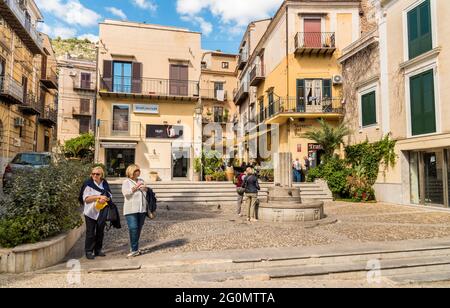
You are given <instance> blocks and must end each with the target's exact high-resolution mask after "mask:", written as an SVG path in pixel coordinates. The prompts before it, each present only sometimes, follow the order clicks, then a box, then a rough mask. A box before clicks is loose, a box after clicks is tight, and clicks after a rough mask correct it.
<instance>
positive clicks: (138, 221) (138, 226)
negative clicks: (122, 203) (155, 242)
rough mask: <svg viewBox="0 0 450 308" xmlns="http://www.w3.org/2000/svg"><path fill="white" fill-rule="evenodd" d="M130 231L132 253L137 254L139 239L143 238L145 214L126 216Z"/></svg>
mask: <svg viewBox="0 0 450 308" xmlns="http://www.w3.org/2000/svg"><path fill="white" fill-rule="evenodd" d="M125 218H126V219H127V224H128V230H129V231H130V243H131V251H132V252H137V251H138V250H139V238H140V237H141V231H142V227H143V226H144V223H145V213H136V214H130V215H125Z"/></svg>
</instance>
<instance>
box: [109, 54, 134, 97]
mask: <svg viewBox="0 0 450 308" xmlns="http://www.w3.org/2000/svg"><path fill="white" fill-rule="evenodd" d="M113 76H114V77H113V87H114V92H115V93H131V78H132V65H131V63H130V62H117V61H114V65H113Z"/></svg>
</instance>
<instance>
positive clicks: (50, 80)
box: [41, 68, 58, 90]
mask: <svg viewBox="0 0 450 308" xmlns="http://www.w3.org/2000/svg"><path fill="white" fill-rule="evenodd" d="M41 83H42V84H43V85H44V86H45V87H46V88H47V89H54V90H58V74H57V73H56V71H55V70H54V69H53V68H47V71H46V72H42V76H41Z"/></svg>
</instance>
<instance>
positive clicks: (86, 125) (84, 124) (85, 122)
mask: <svg viewBox="0 0 450 308" xmlns="http://www.w3.org/2000/svg"><path fill="white" fill-rule="evenodd" d="M90 126H91V119H90V118H80V134H87V133H89V129H90Z"/></svg>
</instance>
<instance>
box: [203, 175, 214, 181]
mask: <svg viewBox="0 0 450 308" xmlns="http://www.w3.org/2000/svg"><path fill="white" fill-rule="evenodd" d="M205 179H206V182H212V180H213V176H212V175H205Z"/></svg>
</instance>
